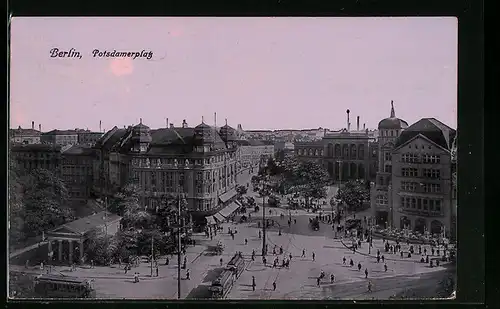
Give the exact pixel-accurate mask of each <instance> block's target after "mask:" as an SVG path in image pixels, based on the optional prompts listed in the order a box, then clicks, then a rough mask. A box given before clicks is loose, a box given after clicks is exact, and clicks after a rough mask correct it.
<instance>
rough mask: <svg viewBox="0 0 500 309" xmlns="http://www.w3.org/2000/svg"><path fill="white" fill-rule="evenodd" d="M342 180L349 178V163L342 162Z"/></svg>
mask: <svg viewBox="0 0 500 309" xmlns="http://www.w3.org/2000/svg"><path fill="white" fill-rule="evenodd" d="M341 166H342V176H341V177H342V179H341V180H342V181H346V180H348V179H349V163H347V162H346V163H342V164H341Z"/></svg>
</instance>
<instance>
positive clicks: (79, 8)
mask: <svg viewBox="0 0 500 309" xmlns="http://www.w3.org/2000/svg"><path fill="white" fill-rule="evenodd" d="M140 4H142V6H139V3H138V2H136V1H119V2H117V3H116V4H115V3H113V2H111V1H109V2H97V1H81V2H80V1H75V0H73V1H68V0H66V1H50V3H48V2H44V1H30V0H12V1H9V3H8V5H9V6H8V14H12V16H337V17H338V16H346V17H347V16H456V17H458V20H459V70H458V75H459V78H458V131H459V135H460V136H459V146H458V158H459V163H458V175H459V176H458V183H459V185H458V187H459V192H458V195H459V196H458V199H459V204H460V205H462V207H459V208H458V218H457V220H458V239H459V245H458V246H459V253H458V262H457V263H458V265H457V269H458V276H457V278H458V279H457V284H458V288H457V299H456V300H455V301H451V302H452V303H450V302H448V301H427V302H425V303H426V305H425V306H432V307H434V306H436V305H438V306H450V307H453V308H455V307H457V306H458V303H459V302H460V303H469V304H471V305H472V304H473V303H475V304H477V305H472V306H470V307H477V306H480V305H479V304H480V303H483V302H484V301H485V255H484V253H485V246H484V245H485V238H484V234H485V232H484V223H485V222H484V204H485V203H484V202H485V201H484V146H483V141H484V109H483V106H484V105H483V102H484V90H483V89H484V79H483V76H484V65H483V63H484V49H483V46H484V45H483V44H484V36H483V31H484V30H483V9H484V5H483V1H479V0H477V1H476V0H475V1H467V0H446V1H436V0H434V1H433V0H418V1H417V0H407V1H400V0H386V1H373V0H350V1H347V0H340V1H311V0H310V1H294V2H291V1H285V0H281V1H280V0H275V1H266V2H262V3H257V2H253V1H252V2H250V1H237V0H234V1H229V0H226V1H224V0H223V1H199V2H196V1H149V2H147V3H146V2H141V3H140ZM148 4H149V5H148ZM250 4H253V5H250ZM7 22H8V20H7ZM339 44H341V42H339ZM6 67H8V66H6ZM7 73H8V71H7ZM7 86H8V85H7ZM8 99H9V98H8V97H7V101H8ZM40 104H43V102H41V103H40ZM4 109H5V114H4V115H8V105H7V104H4ZM4 128H5V129H6V132H5V133H4V135H3V136H4V137H7V132H8V121H6V124H5V126H4ZM4 145H5V149H8V140H7V139H6V140H5V141H4ZM2 155H3V156H4V157H2V159H3V162H6V154H5V153H2ZM4 168H6V166H4ZM4 181H5V180H4ZM6 184H7V183H6V181H5V186H3V185H2V186H1V188H2V189H3V188H5V191H3V192H4V193H5V198H6V197H7V192H6V188H7V186H6ZM4 209H5V208H4ZM5 213H6V212H4V214H5ZM4 223H6V220H4ZM4 230H5V229H4ZM3 241H5V243H4V244H3V245H4V246H6V244H7V242H6V237H4V238H3ZM490 254H491V253H490ZM2 259H3V260H2V261H3V262H4V266H5V267H4V268H3V271H4V272H5V271H6V263H7V261H6V258H5V256H4V255H2ZM3 277H4V278H5V276H3ZM2 283H3V284H4V285H5V284H6V282H2ZM3 293H6V291H5V289H4V290H3ZM490 296H492V295H490ZM4 299H5V298H4ZM367 303H369V302H363V301H359V302H356V304H367ZM101 304H102V305H101ZM306 304H307V307H311V308H312V307H316V306H317V307H318V308H319V307H322V308H326V307H328V306H332V305H340V304H354V302H352V301H342V302H327V301H314V302H313V301H307V302H306V301H294V302H290V301H244V302H243V301H224V302H209V301H182V302H178V303H176V302H166V301H161V302H155V301H135V302H134V301H123V302H122V301H113V302H100V303H97V304H96V302H78V303H75V302H72V303H71V306H76V307H81V308H83V307H86V308H89V307H90V306H102V307H108V308H111V307H115V306H119V307H124V306H127V307H130V308H132V307H135V308H147V307H149V308H174V307H180V306H182V307H191V306H192V307H196V306H200V305H209V306H214V307H215V306H227V305H230V306H234V307H244V306H254V305H255V306H258V307H269V308H271V306H272V307H274V308H277V307H284V306H288V307H290V306H304V305H306ZM401 304H404V305H405V306H410V307H411V306H415V307H416V306H418V307H421V306H422V301H420V302H411V303H410V302H404V303H401V302H392V301H378V302H377V303H371V304H370V306H378V305H384V306H400V305H401ZM43 305H49V306H50V307H56V308H57V307H60V308H66V307H67V306H69V305H70V304H68V303H48V302H44V303H41V302H39V303H36V302H21V301H10V302H9V303H7V307H8V308H31V307H37V306H43Z"/></svg>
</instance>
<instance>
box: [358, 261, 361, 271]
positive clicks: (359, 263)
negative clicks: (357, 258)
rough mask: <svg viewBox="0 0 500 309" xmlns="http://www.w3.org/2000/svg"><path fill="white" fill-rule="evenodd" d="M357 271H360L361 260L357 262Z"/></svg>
mask: <svg viewBox="0 0 500 309" xmlns="http://www.w3.org/2000/svg"><path fill="white" fill-rule="evenodd" d="M358 271H361V262H358Z"/></svg>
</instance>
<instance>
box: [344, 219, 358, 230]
mask: <svg viewBox="0 0 500 309" xmlns="http://www.w3.org/2000/svg"><path fill="white" fill-rule="evenodd" d="M345 227H346V229H348V230H350V229H356V228H360V227H361V220H360V219H348V220H346V222H345Z"/></svg>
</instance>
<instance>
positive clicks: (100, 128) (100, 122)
mask: <svg viewBox="0 0 500 309" xmlns="http://www.w3.org/2000/svg"><path fill="white" fill-rule="evenodd" d="M99 132H102V120H99Z"/></svg>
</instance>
